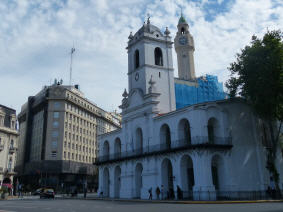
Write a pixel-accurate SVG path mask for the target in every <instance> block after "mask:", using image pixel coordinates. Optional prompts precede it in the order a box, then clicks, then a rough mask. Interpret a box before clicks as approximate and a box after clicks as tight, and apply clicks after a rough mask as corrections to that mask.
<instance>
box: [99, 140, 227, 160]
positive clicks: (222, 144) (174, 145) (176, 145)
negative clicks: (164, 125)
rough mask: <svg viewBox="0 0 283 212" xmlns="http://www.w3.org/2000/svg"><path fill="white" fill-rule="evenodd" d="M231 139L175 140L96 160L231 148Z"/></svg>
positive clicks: (104, 156)
mask: <svg viewBox="0 0 283 212" xmlns="http://www.w3.org/2000/svg"><path fill="white" fill-rule="evenodd" d="M231 147H232V138H231V137H214V139H213V143H212V142H209V139H208V137H207V136H196V137H192V138H191V139H190V140H185V139H181V140H175V141H171V142H170V143H161V144H156V145H147V146H145V147H144V148H140V149H133V148H131V149H129V150H127V151H125V152H117V153H114V154H108V155H103V156H100V157H98V158H97V159H96V162H95V163H101V162H108V161H109V162H110V161H117V160H124V159H127V158H133V157H141V156H146V155H152V154H160V153H168V152H174V151H180V150H184V149H201V148H205V149H207V148H221V149H223V148H231Z"/></svg>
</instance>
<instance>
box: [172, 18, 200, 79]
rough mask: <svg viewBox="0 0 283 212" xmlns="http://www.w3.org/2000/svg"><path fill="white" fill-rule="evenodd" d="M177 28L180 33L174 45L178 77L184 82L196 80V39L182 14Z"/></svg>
mask: <svg viewBox="0 0 283 212" xmlns="http://www.w3.org/2000/svg"><path fill="white" fill-rule="evenodd" d="M177 27H178V32H177V34H176V37H175V39H174V45H175V51H176V53H177V60H178V76H179V78H180V79H183V80H195V78H196V75H195V65H194V51H195V45H194V39H193V36H192V35H191V34H190V32H189V25H188V23H187V22H186V20H185V18H184V17H183V14H181V17H180V19H179V23H178V25H177Z"/></svg>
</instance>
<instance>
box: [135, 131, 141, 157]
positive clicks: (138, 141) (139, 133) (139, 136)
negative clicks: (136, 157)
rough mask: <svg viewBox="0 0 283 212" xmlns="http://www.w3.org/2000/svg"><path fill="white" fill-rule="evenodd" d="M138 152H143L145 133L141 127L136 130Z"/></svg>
mask: <svg viewBox="0 0 283 212" xmlns="http://www.w3.org/2000/svg"><path fill="white" fill-rule="evenodd" d="M136 153H137V154H141V153H143V134H142V129H141V128H138V129H137V130H136Z"/></svg>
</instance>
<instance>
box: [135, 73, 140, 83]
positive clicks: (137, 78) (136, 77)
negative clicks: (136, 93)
mask: <svg viewBox="0 0 283 212" xmlns="http://www.w3.org/2000/svg"><path fill="white" fill-rule="evenodd" d="M135 80H136V81H138V80H139V73H136V76H135Z"/></svg>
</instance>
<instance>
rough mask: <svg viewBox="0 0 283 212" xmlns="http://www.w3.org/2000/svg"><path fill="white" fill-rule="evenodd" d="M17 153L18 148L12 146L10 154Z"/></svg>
mask: <svg viewBox="0 0 283 212" xmlns="http://www.w3.org/2000/svg"><path fill="white" fill-rule="evenodd" d="M16 151H17V148H16V147H14V146H10V148H9V153H10V154H14V153H15V152H16Z"/></svg>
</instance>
